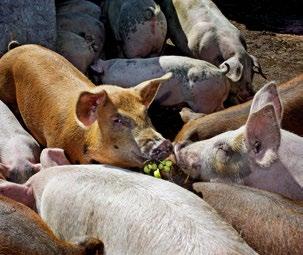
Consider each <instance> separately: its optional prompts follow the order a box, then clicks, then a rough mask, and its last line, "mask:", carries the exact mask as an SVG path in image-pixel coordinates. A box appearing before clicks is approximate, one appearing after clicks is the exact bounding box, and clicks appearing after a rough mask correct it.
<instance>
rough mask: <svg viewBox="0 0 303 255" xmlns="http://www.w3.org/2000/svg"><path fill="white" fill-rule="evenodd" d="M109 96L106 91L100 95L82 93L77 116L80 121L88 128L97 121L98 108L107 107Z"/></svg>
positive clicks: (77, 107)
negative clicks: (100, 106)
mask: <svg viewBox="0 0 303 255" xmlns="http://www.w3.org/2000/svg"><path fill="white" fill-rule="evenodd" d="M107 98H108V96H107V93H106V91H105V90H101V91H100V92H98V93H91V92H86V91H85V92H82V93H81V94H80V96H79V98H78V102H77V106H76V115H77V118H78V119H79V121H80V122H81V123H82V124H83V125H84V126H86V127H88V126H90V125H91V124H93V123H94V122H95V121H96V120H97V108H98V106H99V105H105V103H106V100H107Z"/></svg>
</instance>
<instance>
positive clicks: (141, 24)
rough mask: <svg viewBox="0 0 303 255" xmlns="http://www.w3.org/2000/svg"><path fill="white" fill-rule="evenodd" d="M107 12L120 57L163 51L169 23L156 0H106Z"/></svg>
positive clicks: (141, 55)
mask: <svg viewBox="0 0 303 255" xmlns="http://www.w3.org/2000/svg"><path fill="white" fill-rule="evenodd" d="M104 12H105V16H107V18H108V21H109V25H110V28H111V30H112V31H113V35H114V39H115V41H116V42H117V43H118V45H119V48H120V53H119V55H120V56H121V57H126V58H136V57H137V58H138V57H147V56H150V57H153V56H159V55H160V53H161V51H162V47H163V44H164V42H165V39H166V32H167V24H166V19H165V16H164V14H163V13H162V11H161V10H160V7H159V6H158V5H157V4H156V3H155V2H154V1H153V0H141V1H137V0H107V1H105V5H104Z"/></svg>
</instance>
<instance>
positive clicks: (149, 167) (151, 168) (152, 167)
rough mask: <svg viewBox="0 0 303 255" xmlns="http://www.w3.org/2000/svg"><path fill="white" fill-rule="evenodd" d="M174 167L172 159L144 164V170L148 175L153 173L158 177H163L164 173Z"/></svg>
mask: <svg viewBox="0 0 303 255" xmlns="http://www.w3.org/2000/svg"><path fill="white" fill-rule="evenodd" d="M172 168H173V162H172V161H170V160H162V161H158V162H154V161H149V162H147V163H146V164H145V165H144V168H143V172H144V173H145V174H148V175H153V176H154V177H156V178H162V177H161V171H162V173H163V172H165V173H169V172H170V171H171V170H172Z"/></svg>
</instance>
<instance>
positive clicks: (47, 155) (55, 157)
mask: <svg viewBox="0 0 303 255" xmlns="http://www.w3.org/2000/svg"><path fill="white" fill-rule="evenodd" d="M40 162H41V165H42V168H43V169H45V168H49V167H52V166H59V165H70V162H69V161H68V159H67V158H66V156H65V154H64V150H62V149H59V148H46V149H44V150H43V151H42V152H41V155H40Z"/></svg>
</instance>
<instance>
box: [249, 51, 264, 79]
mask: <svg viewBox="0 0 303 255" xmlns="http://www.w3.org/2000/svg"><path fill="white" fill-rule="evenodd" d="M249 56H250V58H251V60H252V62H253V72H254V73H257V74H260V75H261V76H262V77H263V78H264V79H265V80H266V79H267V78H266V76H265V74H264V73H263V71H262V68H261V65H260V63H259V61H258V59H257V58H256V57H255V56H253V55H249Z"/></svg>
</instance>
